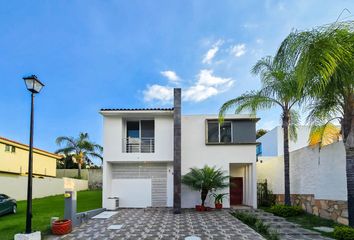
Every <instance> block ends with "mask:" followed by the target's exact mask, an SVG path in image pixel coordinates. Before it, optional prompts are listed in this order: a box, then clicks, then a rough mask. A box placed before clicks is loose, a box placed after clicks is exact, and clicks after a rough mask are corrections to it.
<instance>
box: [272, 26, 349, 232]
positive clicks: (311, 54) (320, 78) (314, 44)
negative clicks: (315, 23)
mask: <svg viewBox="0 0 354 240" xmlns="http://www.w3.org/2000/svg"><path fill="white" fill-rule="evenodd" d="M353 30H354V22H353V21H348V22H336V23H334V24H330V25H326V26H322V27H319V28H315V29H312V30H309V31H303V32H293V33H291V34H290V35H289V36H288V37H287V38H286V39H285V40H284V41H283V43H282V45H281V47H280V48H279V52H278V54H279V55H283V56H285V55H286V56H290V57H291V58H294V59H297V67H296V71H297V72H298V75H299V80H300V83H301V84H302V85H304V86H305V87H306V89H308V93H307V96H308V98H309V104H308V107H309V110H310V112H309V115H308V121H309V122H310V123H311V124H312V125H313V127H314V128H319V129H320V128H321V127H322V128H323V127H324V126H325V125H327V124H328V123H329V122H331V121H333V120H337V121H339V123H340V125H341V135H342V139H343V142H344V145H345V152H346V176H347V193H348V213H349V217H348V219H349V225H350V226H352V227H354V31H353Z"/></svg>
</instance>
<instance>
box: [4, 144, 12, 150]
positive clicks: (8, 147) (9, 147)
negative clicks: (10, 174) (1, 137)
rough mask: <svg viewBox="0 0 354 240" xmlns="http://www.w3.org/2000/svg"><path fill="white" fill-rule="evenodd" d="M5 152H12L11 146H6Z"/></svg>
mask: <svg viewBox="0 0 354 240" xmlns="http://www.w3.org/2000/svg"><path fill="white" fill-rule="evenodd" d="M5 152H11V145H9V144H5Z"/></svg>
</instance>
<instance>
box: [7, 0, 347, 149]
mask: <svg viewBox="0 0 354 240" xmlns="http://www.w3.org/2000/svg"><path fill="white" fill-rule="evenodd" d="M344 8H348V9H349V10H350V11H352V12H354V2H353V1H349V0H348V1H345V0H343V1H311V0H297V1H272V0H269V1H236V0H233V1H231V0H230V1H226V0H225V1H206V0H199V1H197V0H175V1H164V0H161V1H134V0H130V1H108V0H107V1H93V0H90V1H86V0H81V1H64V0H63V1H7V2H3V3H2V4H1V7H0V30H1V35H0V73H1V78H0V83H1V90H2V91H1V94H0V108H1V109H2V112H1V118H0V119H1V120H0V121H1V122H0V123H1V124H0V136H4V137H7V138H10V139H13V140H17V141H20V142H24V143H27V142H28V135H29V130H28V129H29V107H30V105H29V100H30V98H29V93H28V92H27V91H26V89H25V86H24V83H23V80H22V77H23V76H25V75H28V74H36V75H37V76H38V77H39V78H40V79H41V80H42V81H43V82H44V83H45V84H46V86H45V88H44V89H43V90H42V92H41V93H40V94H39V95H38V96H37V97H36V109H35V114H36V115H35V121H36V122H35V145H36V146H37V147H40V148H43V149H46V150H49V151H54V150H55V149H56V148H57V146H56V145H55V138H56V137H57V136H60V135H67V136H77V135H78V133H79V132H88V133H89V134H90V136H91V138H92V140H94V141H96V142H97V143H102V118H101V116H100V115H99V114H98V111H99V109H100V108H110V107H112V108H114V107H160V106H162V107H164V106H170V104H169V101H170V99H171V95H170V92H171V88H172V87H174V86H179V87H182V89H183V92H184V96H183V98H184V103H183V113H185V114H194V113H196V114H197V113H217V111H218V109H219V107H220V105H221V104H222V103H223V102H225V101H226V100H228V99H230V98H232V97H235V96H238V95H240V94H242V93H243V92H245V91H248V90H252V89H257V88H259V87H260V81H259V79H258V78H257V77H256V76H252V75H251V74H250V68H251V66H252V65H253V64H254V63H255V62H256V61H257V60H258V59H260V58H261V57H263V56H266V55H272V54H274V52H275V51H276V49H277V47H278V46H279V44H280V42H281V41H282V40H283V39H284V38H285V37H286V35H287V34H288V33H290V31H291V30H292V29H308V28H311V27H314V26H318V25H322V24H326V23H330V22H333V21H335V20H336V19H337V17H338V15H339V14H340V12H341V11H342V9H344ZM349 15H350V14H348V13H344V14H343V17H348V16H349ZM259 116H260V117H261V118H262V120H261V121H260V122H259V124H258V127H259V128H260V127H264V128H272V127H274V126H275V125H278V124H279V111H277V110H272V111H267V112H259Z"/></svg>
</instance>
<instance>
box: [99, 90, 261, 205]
mask: <svg viewBox="0 0 354 240" xmlns="http://www.w3.org/2000/svg"><path fill="white" fill-rule="evenodd" d="M176 102H177V104H179V106H180V91H179V92H177V101H176V91H175V106H174V108H155V109H153V108H150V109H126V108H120V109H101V112H100V113H101V114H102V115H103V131H104V134H103V135H104V143H103V146H104V161H103V207H105V208H107V209H113V208H114V199H113V198H114V197H118V198H119V207H131V208H136V207H141V208H144V207H173V206H174V200H175V201H176V199H174V197H175V198H176V196H177V197H179V198H180V199H179V202H180V207H182V208H193V207H194V206H195V205H197V204H200V202H201V200H200V193H199V192H196V191H193V190H191V189H190V188H189V187H187V186H184V185H182V186H181V185H179V188H176V189H174V186H176V182H174V181H176V180H175V179H174V174H178V172H177V171H174V164H176V161H177V160H178V159H177V158H178V156H179V157H180V169H181V171H180V173H179V174H181V175H184V174H186V173H187V172H188V171H189V169H190V168H192V167H199V168H202V167H203V166H205V165H208V166H216V167H217V168H221V169H222V170H223V171H225V174H226V175H228V176H230V182H233V183H234V184H231V185H230V187H228V188H226V189H223V190H221V191H220V192H225V193H229V197H228V198H227V199H225V200H224V207H230V205H240V204H244V205H248V206H252V207H254V208H256V207H257V189H256V179H257V177H256V145H257V144H256V127H255V124H256V122H257V121H258V119H257V118H255V117H254V116H251V115H228V116H227V117H226V118H225V121H224V123H223V124H222V125H220V124H219V122H218V116H217V115H185V116H184V115H182V116H181V115H180V114H176V109H177V108H176ZM179 109H180V108H179ZM176 122H177V123H180V125H179V126H180V131H176V125H175V124H176ZM177 126H178V125H177ZM179 134H180V135H179ZM176 135H178V136H176ZM178 137H179V138H178ZM178 141H180V144H176V143H177V142H178ZM176 145H177V146H178V148H177V149H176ZM176 156H177V157H176ZM175 166H176V165H175ZM178 168H179V167H178ZM178 168H177V169H178ZM177 184H180V182H179V183H177ZM177 186H178V185H177ZM179 189H180V190H179ZM178 191H180V192H178ZM176 194H177V195H176ZM207 200H209V201H208V202H209V204H210V206H212V204H213V200H212V199H209V198H208V199H207Z"/></svg>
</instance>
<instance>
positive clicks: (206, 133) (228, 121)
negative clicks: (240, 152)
mask: <svg viewBox="0 0 354 240" xmlns="http://www.w3.org/2000/svg"><path fill="white" fill-rule="evenodd" d="M205 123H206V124H205V143H206V144H220V145H223V144H225V145H227V144H233V143H234V136H233V124H232V121H231V120H225V121H224V123H230V128H231V129H230V135H231V141H230V142H221V139H220V137H221V136H220V132H221V124H220V122H219V120H217V119H206V121H205ZM209 123H217V124H218V141H217V142H209Z"/></svg>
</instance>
